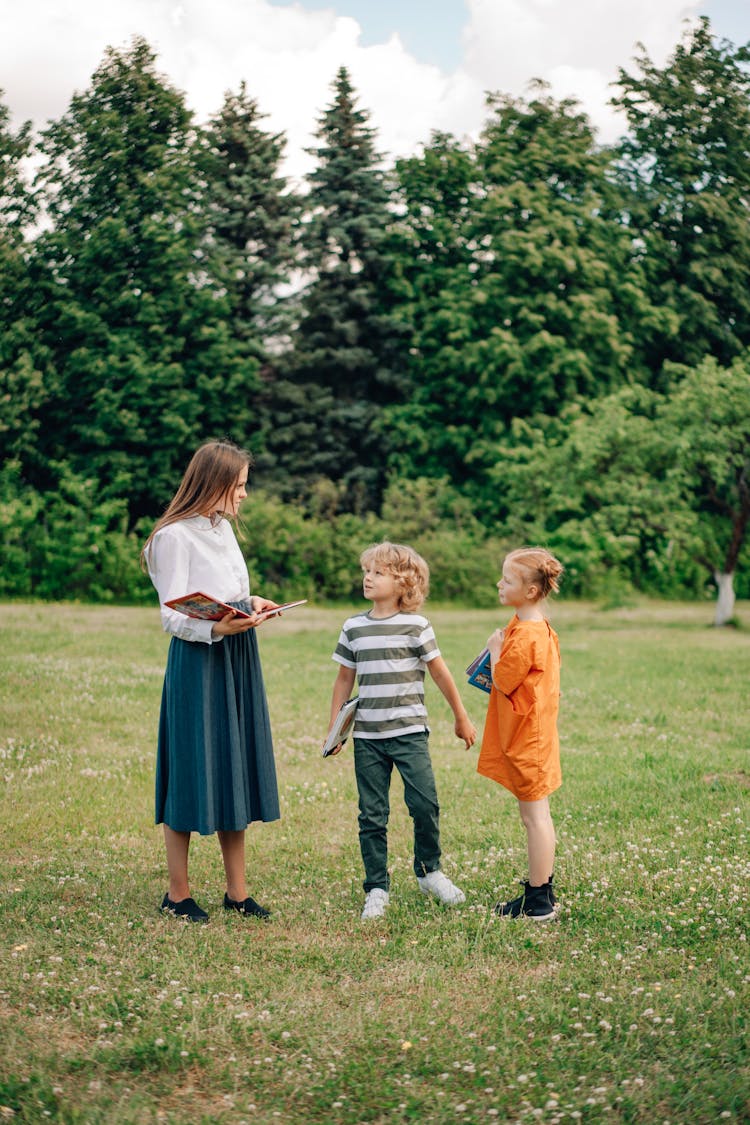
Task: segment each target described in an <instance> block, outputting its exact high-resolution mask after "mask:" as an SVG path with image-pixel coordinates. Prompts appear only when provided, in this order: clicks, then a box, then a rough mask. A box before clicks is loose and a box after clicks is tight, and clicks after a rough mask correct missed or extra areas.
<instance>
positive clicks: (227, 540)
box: [147, 516, 250, 644]
mask: <svg viewBox="0 0 750 1125" xmlns="http://www.w3.org/2000/svg"><path fill="white" fill-rule="evenodd" d="M147 561H148V572H149V575H150V576H151V581H152V582H153V584H154V586H155V587H156V592H157V593H158V595H159V602H160V603H161V621H162V625H163V627H164V630H165V632H167V633H172V634H173V635H174V636H175V637H179V638H180V639H181V640H183V641H202V642H203V643H204V644H212V643H213V642H214V641H220V640H221V639H222V638H221V637H212V636H211V629H212V626H213V622H212V621H200V620H198V619H197V618H194V617H186V616H185V614H184V613H178V612H177V611H176V610H174V609H169V608H168V607H167V606H165V605H164V603H165V602H166V601H171V600H172V599H173V598H180V597H182V596H183V595H184V594H193V593H195V592H196V591H198V590H200V591H202V593H204V594H209V595H210V596H211V597H213V598H218V599H219V601H222V602H239V601H244V600H245V599H247V598H249V597H250V579H249V577H248V573H247V564H246V563H245V559H244V556H243V554H242V551H241V550H240V547H239V544H238V542H237V540H236V538H235V534H234V531H233V529H232V525H231V524H230V523H229V521H228V520H226V519H220V520H219V521H218V523H216V524H212V523H211V520H210V519H209V518H208V517H207V516H191V517H190V519H185V520H178V522H177V523H170V524H168V525H167V526H166V527H162V528H161V529H160V530H159V531H157V533H156V535H155V536H154V538H153V539H152V540H151V546H150V549H149V552H148V560H147Z"/></svg>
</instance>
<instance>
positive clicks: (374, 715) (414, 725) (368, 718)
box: [333, 613, 440, 738]
mask: <svg viewBox="0 0 750 1125" xmlns="http://www.w3.org/2000/svg"><path fill="white" fill-rule="evenodd" d="M438 656H440V649H439V648H438V646H437V641H436V640H435V634H434V632H433V630H432V626H431V625H430V623H429V621H428V620H427V618H426V617H422V615H421V614H419V613H394V614H393V616H392V617H383V618H374V617H371V616H370V614H369V613H358V614H357V615H356V616H355V617H350V618H349V619H348V620H347V621H345V622H344V626H343V628H342V630H341V636H340V637H339V640H338V644H337V645H336V651H335V652H334V654H333V659H334V660H336V661H338V663H339V664H343V665H344V667H345V668H355V669H356V672H357V680H358V683H359V705H358V707H357V711H356V714H355V719H354V737H355V738H396V737H397V736H399V735H402V734H414V733H415V732H416V731H423V730H427V729H428V727H427V708H426V707H425V705H424V674H425V669H426V667H427V665H428V664H429V662H430V661H431V660H435V658H436V657H438Z"/></svg>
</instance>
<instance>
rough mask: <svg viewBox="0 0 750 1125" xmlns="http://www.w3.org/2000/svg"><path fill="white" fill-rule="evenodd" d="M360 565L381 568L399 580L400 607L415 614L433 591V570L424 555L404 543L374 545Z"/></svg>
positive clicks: (368, 549) (366, 552) (367, 551)
mask: <svg viewBox="0 0 750 1125" xmlns="http://www.w3.org/2000/svg"><path fill="white" fill-rule="evenodd" d="M359 561H360V565H361V566H362V567H369V566H372V565H373V564H374V565H375V566H379V567H382V569H383V570H384V571H386V572H387V573H388V574H392V575H393V577H394V578H395V579H396V583H397V586H398V591H399V599H398V608H399V609H400V610H403V611H404V612H405V613H416V611H417V610H418V609H419V608H420V606H421V605H422V604H423V602H424V601H425V600H426V598H427V595H428V594H429V592H430V568H429V567H428V565H427V563H426V562H425V560H424V559H423V558H422V556H421V555H418V554H417V552H416V551H415V550H414V549H413V548H412V547H406V546H404V544H403V543H389V542H387V541H386V542H384V543H373V545H372V546H371V547H367V548H366V549H365V550H364V551H363V552H362V554H361V555H360V556H359Z"/></svg>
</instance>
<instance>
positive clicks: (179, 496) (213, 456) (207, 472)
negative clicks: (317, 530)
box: [141, 441, 253, 570]
mask: <svg viewBox="0 0 750 1125" xmlns="http://www.w3.org/2000/svg"><path fill="white" fill-rule="evenodd" d="M252 463H253V455H252V453H249V452H248V450H246V449H241V448H240V446H239V445H235V444H234V442H233V441H207V442H205V443H204V444H203V445H201V446H200V447H199V448H198V449H196V451H195V453H194V454H193V456H192V458H191V459H190V464H189V465H188V467H187V469H186V470H185V475H184V476H183V478H182V480H181V481H180V487H179V488H178V489H177V491H176V492H175V494H174V496H173V497H172V499H171V501H170V503H169V505H168V507H167V509H166V511H165V512H164V514H163V515H161V516H160V517H159V519H158V520H157V521H156V524H155V525H154V529H153V531H152V532H151V534H150V535H149V537H148V539H147V540H146V542H145V544H144V546H143V550H142V551H141V566H142V567H143V568H144V570H145V569H146V566H147V561H148V553H149V549H150V547H151V542H152V540H153V538H154V536H155V535H156V533H157V531H160V530H161V528H163V527H168V526H169V524H171V523H176V522H177V521H178V520H186V519H189V518H190V517H191V516H201V515H205V513H206V510H207V509H208V508H209V507H210V505H211V504H212V503H214V502H215V501H216V500H219V499H221V498H222V497H223V496H225V495H226V494H227V492H228V491H229V490H230V489H231V488H234V486H235V484H236V483H237V477H238V476H239V475H240V473H241V472H242V470H243V469H244V468H245V466H247V467H248V468H250V467H251V466H252Z"/></svg>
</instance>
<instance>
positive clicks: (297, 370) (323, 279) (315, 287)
mask: <svg viewBox="0 0 750 1125" xmlns="http://www.w3.org/2000/svg"><path fill="white" fill-rule="evenodd" d="M333 91H334V100H333V102H332V104H331V105H330V106H329V108H328V109H327V110H326V111H325V112H324V113H323V115H322V117H321V118H320V124H319V129H318V132H317V134H316V135H317V137H318V140H319V142H320V143H319V145H318V146H317V147H316V148H314V149H312V150H311V151H312V152H313V154H314V155H315V157H316V160H317V164H316V167H315V169H314V170H313V171H312V172H311V173H310V175H309V177H308V181H309V188H310V190H309V194H308V196H307V199H306V215H305V221H304V223H303V225H302V231H301V236H300V248H301V260H302V266H303V269H304V270H305V271H306V275H307V276H308V277H309V279H310V280H309V281H308V284H307V285H306V287H305V288H304V291H303V292H302V294H301V299H300V321H299V325H298V327H297V329H296V332H295V333H294V336H293V347H292V351H291V354H290V355H289V356H288V357H287V359H286V362H285V363H284V364H283V365H279V368H278V371H277V377H276V379H275V382H274V384H273V385H272V386H271V388H270V389H269V393H268V396H267V400H266V405H267V411H268V415H267V416H268V420H269V424H270V425H271V426H272V427H273V429H272V432H271V433H270V437H269V449H270V453H271V456H270V457H269V459H268V460H267V461H266V462H265V463H264V462H261V466H260V467H261V469H263V468H264V467H265V468H266V475H267V477H268V478H269V479H272V480H273V481H274V483H275V484H276V487H278V488H279V489H280V490H281V491H282V492H283V493H285V494H287V495H295V494H303V495H304V494H305V493H306V492H308V491H309V489H310V488H311V487H312V486H313V485H314V483H315V481H316V480H319V479H320V478H329V479H331V480H334V481H336V482H339V484H340V486H341V493H342V496H343V497H344V504H345V505H346V507H348V508H350V509H352V510H362V509H364V508H368V507H372V506H373V505H375V504H377V502H378V500H379V497H380V493H381V490H382V487H383V483H384V464H385V459H386V454H387V451H388V434H387V433H384V432H382V430H381V428H380V426H379V418H380V413H381V410H382V408H383V407H384V406H385V405H386V404H388V403H391V402H393V401H397V400H398V399H399V398H400V397H401V395H402V393H403V375H402V366H403V363H402V351H403V342H404V339H405V333H404V330H403V328H402V327H401V325H400V324H399V322H398V320H397V318H396V317H395V315H394V304H395V295H394V277H393V270H392V263H391V258H390V255H389V248H388V240H389V237H390V234H389V228H390V223H391V219H392V216H391V212H390V210H389V201H390V198H391V194H390V190H389V187H388V185H387V183H386V178H385V175H384V173H383V172H382V170H381V168H380V164H381V158H380V156H379V155H378V153H377V151H376V148H375V134H374V130H373V129H372V128H371V127H370V126H369V124H368V114H367V113H366V112H365V111H364V110H361V109H359V108H358V107H357V104H356V98H355V93H354V90H353V87H352V84H351V81H350V78H349V74H348V73H347V71H346V69H345V68H341V69H340V70H339V71H338V74H337V76H336V79H335V81H334V83H333Z"/></svg>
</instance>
